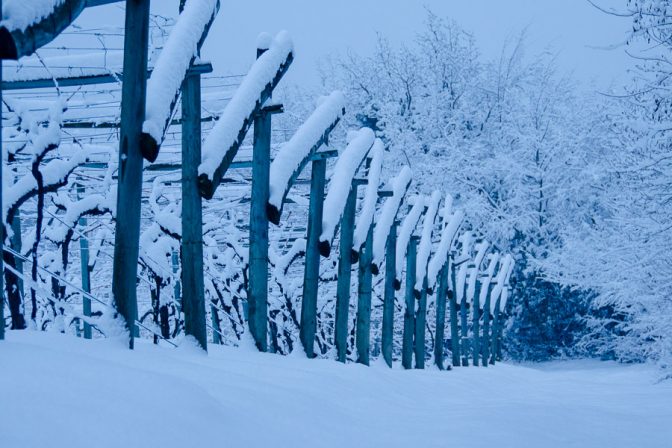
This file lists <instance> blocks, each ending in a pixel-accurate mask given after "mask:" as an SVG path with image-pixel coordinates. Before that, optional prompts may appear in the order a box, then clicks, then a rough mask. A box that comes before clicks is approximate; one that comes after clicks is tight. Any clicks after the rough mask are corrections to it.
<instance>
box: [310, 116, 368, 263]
mask: <svg viewBox="0 0 672 448" xmlns="http://www.w3.org/2000/svg"><path fill="white" fill-rule="evenodd" d="M351 136H352V140H350V142H349V143H348V146H347V147H346V148H345V150H344V151H343V153H342V154H341V155H340V156H339V158H338V161H337V162H336V166H335V167H334V172H333V173H332V176H331V179H330V182H329V192H328V193H327V197H326V198H325V200H324V214H323V215H322V234H321V235H320V243H319V249H320V254H321V255H322V256H324V257H328V256H329V254H330V252H331V242H332V240H333V239H334V235H335V233H336V226H338V223H339V221H340V220H341V216H343V211H344V209H345V204H346V202H347V201H348V194H349V193H350V189H351V188H352V179H353V178H354V177H355V174H356V173H357V169H359V166H360V165H361V164H362V161H363V160H364V157H366V154H367V153H368V152H369V150H370V149H371V146H372V145H373V142H374V140H375V135H374V133H373V131H372V130H371V129H369V128H362V129H360V130H358V131H356V132H353V133H352V135H351Z"/></svg>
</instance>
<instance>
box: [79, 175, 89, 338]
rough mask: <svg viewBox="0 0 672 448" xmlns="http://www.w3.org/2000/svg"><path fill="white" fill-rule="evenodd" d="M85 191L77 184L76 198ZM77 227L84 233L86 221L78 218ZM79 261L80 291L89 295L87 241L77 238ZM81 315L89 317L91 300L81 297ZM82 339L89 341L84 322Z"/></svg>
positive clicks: (87, 327)
mask: <svg viewBox="0 0 672 448" xmlns="http://www.w3.org/2000/svg"><path fill="white" fill-rule="evenodd" d="M85 193H86V191H85V188H84V185H82V184H81V183H78V184H77V198H78V199H82V198H83V197H84V195H85ZM78 225H79V226H80V227H81V228H82V233H83V232H85V231H86V226H87V225H88V223H87V219H86V218H84V217H82V218H79V223H78ZM79 261H80V264H79V266H80V272H81V276H82V290H83V291H84V292H87V293H91V270H90V269H89V241H88V240H87V239H86V238H84V236H81V237H80V238H79ZM82 314H84V317H91V299H90V298H89V297H88V296H86V295H83V296H82ZM84 339H91V325H90V324H89V323H87V322H86V321H84Z"/></svg>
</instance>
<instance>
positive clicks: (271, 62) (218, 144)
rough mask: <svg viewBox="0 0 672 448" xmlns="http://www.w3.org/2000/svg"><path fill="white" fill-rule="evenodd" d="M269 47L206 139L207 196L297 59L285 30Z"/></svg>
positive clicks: (203, 188) (201, 178)
mask: <svg viewBox="0 0 672 448" xmlns="http://www.w3.org/2000/svg"><path fill="white" fill-rule="evenodd" d="M268 47H269V48H268V50H267V51H265V52H264V53H263V54H262V55H261V56H260V57H259V58H257V60H256V61H255V62H254V64H253V65H252V68H250V71H249V72H248V73H247V75H246V76H245V78H244V79H243V81H242V83H241V84H240V86H239V87H238V89H236V92H235V93H234V94H233V97H232V98H231V100H230V101H229V102H228V104H227V105H226V108H225V109H224V111H223V112H222V115H221V116H220V118H219V120H217V123H216V124H215V126H214V127H213V128H212V130H211V131H210V133H209V134H208V137H207V138H206V140H205V143H204V146H203V155H202V157H201V164H200V165H199V167H198V184H199V191H200V193H201V196H202V197H203V198H205V199H212V197H213V196H214V194H215V190H216V189H217V187H218V186H219V184H220V182H221V181H222V178H223V176H224V174H225V173H226V171H227V170H228V169H229V166H230V165H231V162H233V158H234V157H235V156H236V153H237V152H238V149H239V148H240V145H242V143H243V140H244V139H245V135H246V134H247V131H248V130H249V128H250V126H251V125H252V122H253V121H254V118H255V117H256V116H257V115H258V114H259V112H260V111H261V109H262V108H263V107H264V106H265V104H266V101H268V99H269V98H270V97H271V94H272V93H273V90H274V89H275V87H276V86H277V85H278V83H279V82H280V80H281V79H282V77H283V76H284V75H285V73H287V70H288V69H289V66H290V65H291V64H292V61H293V60H294V53H293V51H294V50H293V43H292V39H291V38H290V37H289V34H288V33H287V32H286V31H281V32H280V33H278V34H277V35H276V36H275V38H274V39H273V41H272V42H271V43H270V44H269V45H268Z"/></svg>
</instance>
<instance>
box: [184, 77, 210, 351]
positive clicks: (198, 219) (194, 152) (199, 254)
mask: <svg viewBox="0 0 672 448" xmlns="http://www.w3.org/2000/svg"><path fill="white" fill-rule="evenodd" d="M200 163H201V76H200V74H199V73H187V77H186V78H185V80H184V82H183V84H182V309H183V310H184V331H185V333H186V334H187V335H191V336H194V337H195V338H196V340H197V341H198V343H199V345H200V346H201V347H202V348H203V350H207V348H208V340H207V337H208V333H207V329H206V324H205V291H204V290H205V286H204V284H203V208H202V203H201V196H200V194H199V192H198V165H199V164H200Z"/></svg>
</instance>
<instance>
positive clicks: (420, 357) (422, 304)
mask: <svg viewBox="0 0 672 448" xmlns="http://www.w3.org/2000/svg"><path fill="white" fill-rule="evenodd" d="M426 323H427V275H426V274H425V280H424V281H423V283H422V291H421V292H420V299H419V301H418V311H417V313H416V314H415V368H416V369H424V368H425V326H426Z"/></svg>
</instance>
